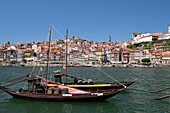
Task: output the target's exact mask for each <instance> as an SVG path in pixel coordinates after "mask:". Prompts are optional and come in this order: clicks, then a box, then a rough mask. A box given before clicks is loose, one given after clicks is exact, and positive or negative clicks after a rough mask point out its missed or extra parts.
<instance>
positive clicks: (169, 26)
mask: <svg viewBox="0 0 170 113" xmlns="http://www.w3.org/2000/svg"><path fill="white" fill-rule="evenodd" d="M168 33H170V24H169V25H168Z"/></svg>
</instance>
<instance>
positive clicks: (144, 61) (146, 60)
mask: <svg viewBox="0 0 170 113" xmlns="http://www.w3.org/2000/svg"><path fill="white" fill-rule="evenodd" d="M142 62H143V63H149V62H151V60H150V59H149V58H144V59H142Z"/></svg>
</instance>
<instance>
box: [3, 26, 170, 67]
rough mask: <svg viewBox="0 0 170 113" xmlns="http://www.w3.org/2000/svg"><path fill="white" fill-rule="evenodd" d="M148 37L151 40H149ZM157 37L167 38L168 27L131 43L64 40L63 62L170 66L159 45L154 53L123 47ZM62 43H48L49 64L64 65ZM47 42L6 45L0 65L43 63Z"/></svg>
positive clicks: (136, 37) (168, 51)
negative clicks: (145, 63)
mask: <svg viewBox="0 0 170 113" xmlns="http://www.w3.org/2000/svg"><path fill="white" fill-rule="evenodd" d="M151 37H152V38H151ZM155 37H158V38H159V39H160V40H161V39H163V38H168V39H169V38H170V25H169V27H168V32H167V33H166V34H164V35H160V33H158V34H156V33H154V34H150V35H141V34H134V33H133V34H132V42H114V43H113V42H111V41H109V42H94V41H88V40H83V39H81V38H78V37H74V36H72V37H70V38H68V40H67V42H68V56H67V60H68V62H69V63H70V64H76V63H79V64H81V65H86V64H103V63H107V62H111V63H124V64H129V63H139V62H141V60H142V59H143V58H149V59H150V60H151V62H152V63H156V64H160V63H161V64H164V65H169V64H170V48H163V47H162V45H161V44H160V45H157V46H156V47H155V48H154V49H147V50H145V49H142V48H138V49H137V50H132V49H128V48H127V45H130V44H133V43H137V44H138V43H141V42H139V41H141V40H142V41H143V42H147V41H152V40H150V39H153V38H155ZM65 42H66V39H58V40H53V41H51V50H50V62H51V63H60V64H61V63H64V62H65V60H66V56H65V55H66V54H65V51H66V44H65ZM48 45H49V42H47V41H41V42H33V43H18V44H11V43H10V42H8V43H6V44H3V45H1V46H0V61H1V62H10V63H11V62H12V63H16V62H18V63H20V62H25V63H29V62H40V63H45V62H46V61H47V51H48V48H49V47H48Z"/></svg>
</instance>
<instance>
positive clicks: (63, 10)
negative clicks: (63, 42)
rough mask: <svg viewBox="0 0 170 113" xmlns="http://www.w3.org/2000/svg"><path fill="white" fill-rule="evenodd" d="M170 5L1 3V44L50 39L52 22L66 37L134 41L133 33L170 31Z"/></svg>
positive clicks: (91, 0) (50, 0) (80, 0)
mask: <svg viewBox="0 0 170 113" xmlns="http://www.w3.org/2000/svg"><path fill="white" fill-rule="evenodd" d="M169 6H170V0H0V45H1V44H3V43H5V42H7V41H10V42H11V43H17V42H33V41H42V40H46V39H47V33H48V30H49V26H50V23H52V24H53V26H55V28H57V29H58V30H59V31H60V33H61V34H62V35H63V36H65V31H66V29H67V28H68V29H69V36H72V35H74V36H79V37H80V38H83V39H88V40H94V41H108V37H109V35H111V36H112V41H130V40H131V34H132V32H150V33H153V32H162V33H164V32H167V26H168V24H170V14H169V11H170V10H169ZM59 38H61V36H60V35H59V34H58V33H57V32H55V31H54V35H53V39H59Z"/></svg>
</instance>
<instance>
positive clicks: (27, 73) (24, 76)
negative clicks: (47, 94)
mask: <svg viewBox="0 0 170 113" xmlns="http://www.w3.org/2000/svg"><path fill="white" fill-rule="evenodd" d="M33 73H34V72H29V73H27V74H24V75H21V76H18V77H15V78H12V79H9V80H6V81H3V82H0V84H4V83H7V82H11V81H13V80H16V79H19V78H22V77H25V76H28V75H31V74H33Z"/></svg>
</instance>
